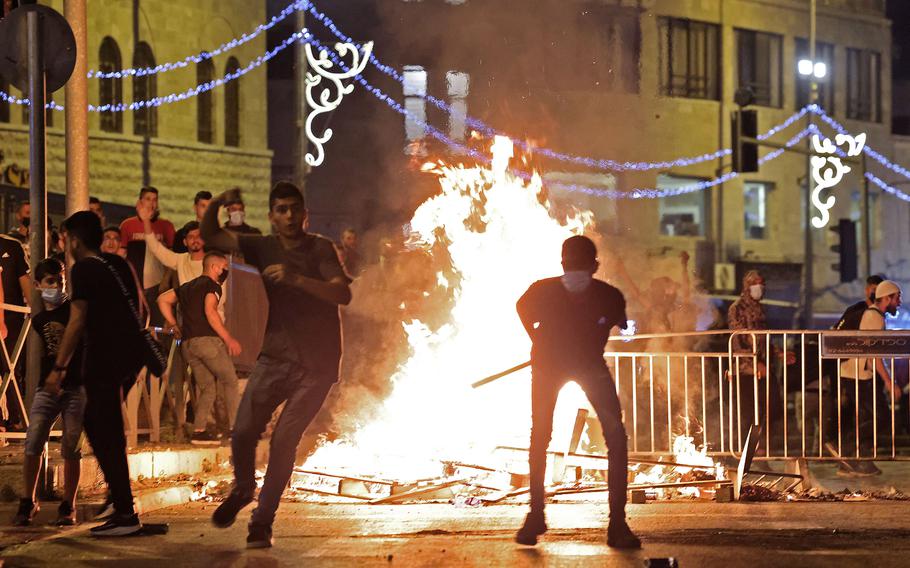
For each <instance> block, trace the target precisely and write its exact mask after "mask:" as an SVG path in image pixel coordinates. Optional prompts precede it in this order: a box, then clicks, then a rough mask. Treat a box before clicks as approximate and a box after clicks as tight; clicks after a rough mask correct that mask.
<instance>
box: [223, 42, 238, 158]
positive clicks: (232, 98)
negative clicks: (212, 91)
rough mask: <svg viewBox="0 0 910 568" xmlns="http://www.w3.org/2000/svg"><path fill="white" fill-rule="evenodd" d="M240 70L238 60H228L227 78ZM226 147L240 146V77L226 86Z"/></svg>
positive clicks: (232, 58) (233, 58)
mask: <svg viewBox="0 0 910 568" xmlns="http://www.w3.org/2000/svg"><path fill="white" fill-rule="evenodd" d="M239 70H240V62H239V61H237V58H236V57H231V58H230V59H228V62H227V66H226V67H225V69H224V74H225V76H226V77H227V78H230V77H232V76H233V75H234V74H235V73H237V71H239ZM224 145H225V146H235V147H236V146H240V77H237V78H236V79H234V80H233V81H229V82H227V83H226V84H225V85H224Z"/></svg>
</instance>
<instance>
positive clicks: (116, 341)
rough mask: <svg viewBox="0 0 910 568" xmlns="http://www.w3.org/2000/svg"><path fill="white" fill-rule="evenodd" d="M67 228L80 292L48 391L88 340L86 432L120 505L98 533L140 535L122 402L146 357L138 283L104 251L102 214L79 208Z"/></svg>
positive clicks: (120, 261)
mask: <svg viewBox="0 0 910 568" xmlns="http://www.w3.org/2000/svg"><path fill="white" fill-rule="evenodd" d="M63 232H64V238H65V239H66V247H67V251H68V252H69V253H70V255H71V256H72V258H73V259H74V260H75V261H76V263H75V264H74V265H73V267H72V269H71V271H70V279H71V282H72V293H73V298H72V304H71V307H70V319H69V322H68V323H67V325H66V330H65V331H64V333H63V339H62V340H61V342H60V348H59V350H58V351H57V358H56V364H55V365H54V369H53V371H51V373H50V375H48V377H47V379H46V381H45V390H47V391H48V392H49V393H54V392H57V391H58V390H59V389H60V387H61V385H62V383H63V380H64V379H65V378H66V375H67V371H68V369H69V365H70V362H71V360H72V357H73V356H74V354H75V353H76V347H77V345H78V344H79V342H80V340H83V339H84V341H85V350H84V352H83V356H84V359H83V365H82V369H83V383H84V385H85V394H86V406H85V419H84V427H85V433H86V435H87V436H88V440H89V442H90V443H91V445H92V450H93V452H94V454H95V458H96V459H97V460H98V465H100V466H101V471H102V472H103V473H104V479H105V481H107V485H108V489H109V492H110V497H111V500H112V502H113V510H114V513H113V515H112V516H111V517H110V518H109V519H108V520H107V522H105V523H104V524H102V525H100V526H97V527H94V528H93V529H92V530H91V534H92V535H93V536H125V535H130V534H135V533H137V532H139V531H140V530H141V529H142V525H141V524H140V522H139V517H138V516H137V515H136V512H135V510H134V509H133V493H132V490H131V488H130V474H129V465H128V463H127V459H126V437H125V436H124V432H123V415H122V414H121V410H120V405H121V399H122V395H125V393H122V392H121V391H123V390H124V389H123V387H124V386H126V390H128V389H129V387H130V386H132V384H133V382H135V375H136V373H137V372H138V371H139V367H141V365H142V361H143V355H142V352H141V350H140V345H141V344H140V342H141V341H142V338H141V337H140V336H139V332H140V322H139V321H137V313H138V307H137V304H138V298H139V290H138V285H137V282H136V279H135V277H134V276H133V272H132V270H131V269H130V266H129V264H127V262H126V261H125V260H124V259H122V258H120V257H119V256H116V255H112V254H106V253H102V252H100V247H101V239H102V230H101V221H100V220H99V219H98V216H97V215H95V214H94V213H92V212H91V211H80V212H78V213H74V214H72V215H70V216H69V217H68V218H67V219H66V220H65V221H64V222H63Z"/></svg>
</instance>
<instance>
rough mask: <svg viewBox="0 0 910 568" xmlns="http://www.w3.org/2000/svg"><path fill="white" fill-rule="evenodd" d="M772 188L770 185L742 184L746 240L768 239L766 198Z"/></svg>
mask: <svg viewBox="0 0 910 568" xmlns="http://www.w3.org/2000/svg"><path fill="white" fill-rule="evenodd" d="M773 187H774V186H772V185H771V184H770V183H763V182H759V181H747V182H745V183H743V227H744V229H745V233H744V235H743V236H744V237H745V238H747V239H766V238H768V225H767V220H768V196H769V195H770V193H771V190H772V189H773Z"/></svg>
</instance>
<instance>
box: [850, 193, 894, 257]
mask: <svg viewBox="0 0 910 568" xmlns="http://www.w3.org/2000/svg"><path fill="white" fill-rule="evenodd" d="M879 197H881V194H879V193H876V192H874V191H870V192H869V228H870V229H871V230H870V231H869V233H870V234H871V236H872V239H871V240H872V248H876V249H877V248H879V247H881V246H882V241H883V240H884V237H885V236H884V234H883V232H882V231H883V227H882V223H881V218H882V203H881V201H882V200H881V199H879ZM850 220H851V221H855V222H856V236H857V239H856V242H857V243H859V244H860V246H865V244H864V241H865V238H866V229H865V228H863V192H862V191H859V190H854V191H852V192H851V193H850Z"/></svg>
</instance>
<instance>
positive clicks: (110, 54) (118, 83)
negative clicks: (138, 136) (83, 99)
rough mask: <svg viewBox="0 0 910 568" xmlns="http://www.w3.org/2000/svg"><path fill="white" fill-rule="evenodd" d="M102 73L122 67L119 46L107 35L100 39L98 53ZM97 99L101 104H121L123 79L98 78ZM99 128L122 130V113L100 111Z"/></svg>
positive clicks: (106, 130) (108, 130) (109, 130)
mask: <svg viewBox="0 0 910 568" xmlns="http://www.w3.org/2000/svg"><path fill="white" fill-rule="evenodd" d="M98 60H99V61H100V65H99V66H98V68H99V69H100V70H101V72H102V73H111V72H113V71H120V70H121V69H123V62H122V60H121V59H120V48H119V47H117V42H116V41H114V38H112V37H110V36H108V37H106V38H104V39H103V40H101V50H100V52H99V54H98ZM98 100H99V103H100V105H101V106H104V105H119V104H123V79H120V78H117V77H111V78H109V79H99V84H98ZM101 130H104V131H105V132H123V113H121V112H117V111H111V110H108V111H104V112H102V113H101Z"/></svg>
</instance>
